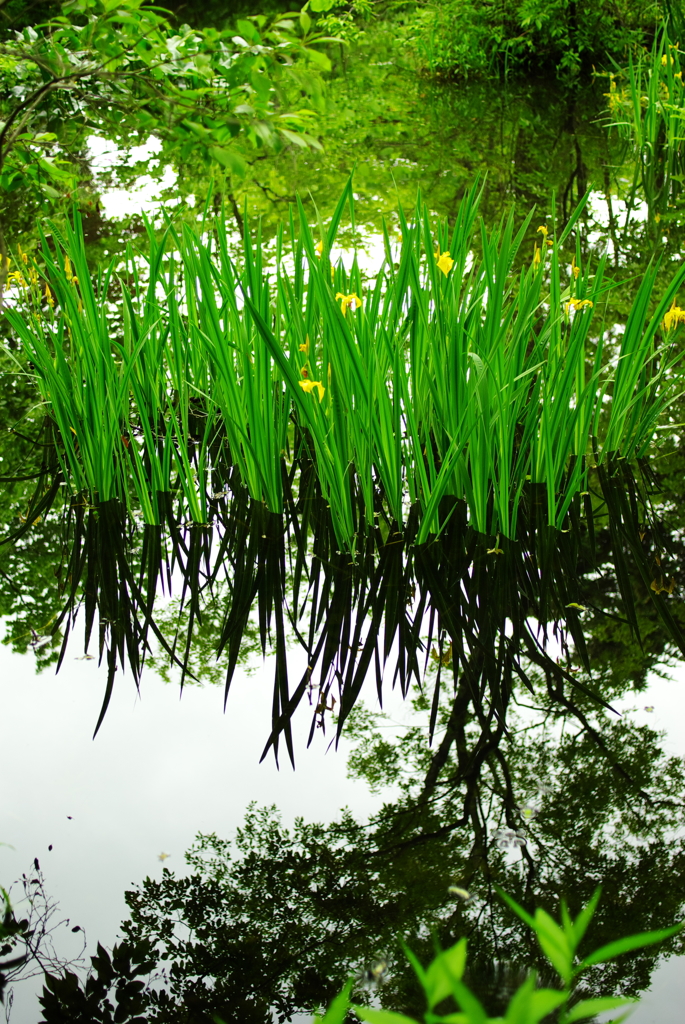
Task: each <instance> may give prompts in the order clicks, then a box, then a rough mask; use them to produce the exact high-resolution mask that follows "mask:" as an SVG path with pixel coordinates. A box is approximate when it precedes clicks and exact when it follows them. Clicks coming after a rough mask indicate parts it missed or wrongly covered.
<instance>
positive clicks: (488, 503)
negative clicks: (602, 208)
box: [7, 186, 685, 552]
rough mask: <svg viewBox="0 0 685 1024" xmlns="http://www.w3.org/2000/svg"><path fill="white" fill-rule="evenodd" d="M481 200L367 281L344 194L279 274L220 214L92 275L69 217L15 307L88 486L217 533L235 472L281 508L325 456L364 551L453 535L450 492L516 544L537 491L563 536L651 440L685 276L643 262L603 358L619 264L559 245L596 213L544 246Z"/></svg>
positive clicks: (80, 478) (88, 491)
mask: <svg viewBox="0 0 685 1024" xmlns="http://www.w3.org/2000/svg"><path fill="white" fill-rule="evenodd" d="M479 198H480V191H479V188H478V187H477V186H475V187H474V188H472V189H471V191H470V192H469V194H468V195H467V196H466V197H465V198H464V200H463V202H462V205H461V208H460V211H459V215H458V217H457V221H456V224H455V225H454V226H453V227H452V228H451V229H449V228H448V226H447V224H445V223H441V224H439V225H438V226H437V228H434V227H433V226H432V224H431V219H430V217H429V214H428V211H427V210H426V208H425V207H424V206H423V205H422V204H421V203H420V202H419V203H418V204H417V207H416V210H415V212H414V216H413V218H412V220H411V221H410V222H408V221H407V220H406V219H405V218H404V217H403V216H402V218H401V231H402V242H401V246H400V247H399V251H396V250H397V247H396V245H395V244H394V243H393V242H392V241H391V239H390V237H389V236H388V235H387V234H386V261H385V264H384V265H383V267H381V268H379V272H378V274H377V275H376V277H375V281H373V282H369V283H367V282H366V281H365V280H364V279H363V277H362V274H361V272H360V269H359V266H358V264H357V262H356V259H355V260H353V261H352V264H351V266H349V267H346V266H345V264H344V261H343V260H342V259H338V260H335V259H334V252H335V250H334V245H335V236H336V231H337V228H338V225H339V223H340V219H341V217H342V215H343V212H344V209H345V206H346V205H347V204H348V203H349V204H351V202H352V198H351V192H350V187H349V186H348V188H347V189H346V190H345V192H344V194H343V196H342V197H341V200H340V202H339V204H338V207H337V209H336V212H335V215H334V217H333V219H332V222H331V224H330V226H329V228H328V229H327V231H325V232H324V233H323V235H322V237H321V238H317V236H316V234H315V233H313V232H312V230H311V228H310V226H309V225H308V223H307V221H306V218H305V215H304V210H303V209H302V207H300V208H299V211H298V212H299V222H298V223H297V227H296V226H295V223H294V222H293V220H292V219H291V247H290V256H291V262H292V263H293V264H294V268H293V269H291V270H290V272H289V271H288V270H287V269H286V259H285V255H286V254H285V245H284V243H283V240H282V238H281V240H280V241H279V246H278V258H277V260H276V265H275V269H272V270H270V271H267V270H265V268H264V266H263V263H262V260H263V250H262V245H261V242H260V240H259V237H257V239H256V241H254V242H253V241H252V240H251V239H250V238H249V236H247V237H246V240H245V244H244V251H243V256H242V260H241V261H240V262H239V263H238V262H236V261H235V260H234V259H233V258H232V257H231V255H230V253H229V245H228V232H227V229H226V225H225V223H224V222H223V221H218V222H217V223H216V224H215V225H213V231H212V233H211V234H210V235H205V236H201V235H199V234H198V233H194V232H192V231H191V230H190V229H188V228H187V227H185V228H184V229H183V230H182V231H181V232H178V231H177V230H176V228H175V226H174V225H173V224H171V223H170V224H169V225H168V226H167V229H166V231H165V232H164V233H163V236H162V238H161V240H160V239H158V238H157V237H156V236H155V233H154V231H153V230H152V229H151V228H149V229H148V244H147V250H146V251H144V252H143V253H142V256H143V257H144V263H143V268H144V274H143V273H142V271H141V263H140V259H138V258H134V255H133V253H132V252H129V254H128V259H127V267H126V272H125V273H124V272H123V270H124V268H122V267H121V266H118V265H117V263H116V261H113V262H112V263H111V264H110V265H109V266H108V267H106V268H104V269H103V270H101V271H100V272H99V273H98V274H97V275H96V277H95V279H94V278H93V277H92V276H91V274H90V273H89V270H88V265H87V261H86V253H85V246H84V242H83V235H82V231H81V228H80V224H79V221H78V218H76V219H75V222H74V226H73V227H69V228H68V229H67V231H66V234H65V235H64V236H62V235H59V234H58V233H57V231H56V229H54V228H53V245H52V246H50V245H48V244H47V243H46V244H45V245H44V249H43V260H44V262H43V265H42V267H41V268H40V272H41V275H42V278H43V282H44V284H43V285H42V286H41V287H42V288H43V292H42V294H43V295H45V294H48V292H47V289H49V290H50V292H49V294H51V295H52V294H54V304H53V305H48V306H46V305H45V304H44V303H43V305H42V307H41V306H40V305H39V304H36V303H35V302H34V306H33V309H29V308H25V307H24V308H22V307H21V306H20V305H16V306H14V307H13V308H10V309H8V311H7V316H8V318H9V320H10V323H11V325H12V327H13V328H14V330H15V332H16V334H17V335H18V336H19V337H20V339H21V341H22V344H23V347H24V351H25V353H26V355H27V357H28V358H29V359H30V360H31V361H32V363H33V364H34V367H35V379H36V385H37V387H38V389H39V391H40V393H41V395H42V397H43V399H44V401H45V403H46V406H47V408H48V410H49V412H50V415H51V416H52V417H53V418H54V421H55V423H56V425H57V428H58V432H59V438H60V444H59V457H60V461H61V465H62V470H63V472H64V475H65V477H66V479H67V480H68V482H69V485H70V487H71V489H72V491H73V492H74V493H77V494H81V495H84V496H86V498H87V500H88V501H89V502H90V503H91V504H93V505H95V504H97V503H100V502H107V501H109V500H112V499H117V500H119V501H121V502H123V503H124V505H125V506H126V507H127V508H129V509H133V508H136V509H139V510H140V511H141V512H142V515H143V518H144V520H145V522H146V523H149V524H159V523H160V522H161V521H162V519H163V515H162V511H161V509H160V495H168V494H172V495H173V496H174V501H175V502H176V508H177V514H178V515H180V516H181V518H183V517H187V518H188V519H190V520H191V521H192V522H193V523H196V524H207V523H208V522H209V520H210V511H209V505H208V502H209V501H210V499H211V495H212V494H213V493H217V492H220V491H221V489H222V481H223V480H224V479H225V478H226V476H227V474H228V473H230V472H237V473H238V474H239V477H240V480H241V481H242V484H243V485H244V486H245V487H246V488H247V490H248V492H249V494H250V496H251V497H252V498H253V499H254V500H255V501H259V502H263V503H264V504H265V505H266V507H267V508H268V509H269V510H270V511H272V512H281V511H282V510H283V487H282V481H283V474H284V473H285V474H291V475H292V474H293V473H295V472H296V471H297V469H298V468H301V467H302V466H303V465H304V464H305V463H306V464H309V463H310V462H313V463H314V465H315V468H316V474H317V477H318V480H319V482H320V486H321V488H322V491H323V494H324V496H325V499H326V501H327V503H328V504H329V505H330V508H331V513H332V516H333V520H334V523H335V530H336V535H337V539H338V542H339V544H340V546H341V547H342V548H345V549H346V550H348V551H350V552H354V551H355V550H356V547H357V543H358V536H359V533H360V531H363V530H364V529H368V528H371V527H372V526H373V524H374V521H375V519H376V518H377V517H378V515H379V513H380V512H381V511H382V512H383V514H384V515H386V516H387V517H388V519H389V520H391V521H392V522H393V523H395V524H397V527H398V529H399V530H402V529H403V526H404V524H405V522H406V518H407V515H408V513H409V510H410V509H412V508H414V509H416V510H417V512H418V516H419V520H420V525H419V529H418V534H417V541H418V543H423V542H425V541H426V540H428V539H429V538H430V537H432V536H436V535H439V534H440V532H441V530H442V529H443V528H444V525H445V518H444V515H443V514H442V513H441V511H440V509H441V507H442V506H443V505H444V502H445V499H449V500H450V501H454V500H457V501H463V502H465V503H466V506H467V510H468V514H467V521H468V524H469V526H471V527H472V528H473V529H474V530H476V531H477V532H479V533H482V534H485V535H488V536H496V535H500V536H502V537H506V538H509V539H515V538H516V536H517V523H518V518H519V513H520V507H521V500H522V494H523V491H524V488H525V487H526V485H527V484H528V483H530V484H532V485H541V486H542V487H543V488H544V490H545V494H546V507H547V522H548V524H549V525H551V526H553V527H555V528H557V529H563V528H565V526H566V521H567V515H568V510H569V507H570V504H571V502H572V501H573V498H574V496H576V495H577V494H578V493H580V492H581V491H583V490H586V489H587V473H588V468H589V467H590V466H591V465H593V464H595V463H597V464H599V465H601V464H603V463H604V462H606V460H607V459H608V458H609V457H611V458H614V459H616V458H622V459H628V460H630V459H634V458H637V457H640V456H641V455H643V454H644V453H645V451H646V450H647V449H648V447H649V445H650V443H651V442H652V439H653V437H654V431H655V428H656V426H657V423H658V420H659V417H660V415H661V414H662V412H663V410H664V408H665V406H666V404H667V402H668V398H669V388H668V387H667V386H664V385H665V380H666V378H667V377H668V373H669V368H670V365H671V363H672V360H673V357H672V356H671V355H670V354H669V353H670V349H669V347H668V337H665V338H660V336H659V328H660V324H661V323H662V321H663V318H664V315H665V314H666V312H667V310H668V308H669V306H670V305H671V303H672V301H673V300H674V298H675V295H676V293H677V290H678V288H679V287H680V285H681V284H682V281H683V279H685V269H682V268H681V269H680V270H678V271H677V272H676V273H675V274H674V276H673V279H672V281H671V283H670V284H669V285H668V287H667V288H666V290H665V292H664V293H663V294H662V295H661V296H659V297H658V299H657V300H656V303H655V296H654V295H653V290H654V282H655V277H656V270H655V267H654V266H651V267H650V268H649V269H648V270H647V272H646V274H645V276H644V279H643V281H642V283H641V285H640V288H639V290H638V293H637V295H636V298H635V302H634V305H633V309H632V312H631V314H630V316H629V317H628V320H627V323H626V324H625V329H624V330H623V333H622V336H621V342H620V347H619V351H618V352H617V353H605V341H604V339H605V325H603V324H602V323H601V321H600V317H601V311H602V309H603V305H604V303H603V300H604V298H605V296H606V293H607V290H608V288H609V287H610V285H609V284H608V283H607V282H606V280H605V264H604V260H603V259H600V260H599V262H598V263H597V265H596V266H595V265H591V264H590V263H589V262H588V264H587V265H586V266H585V267H583V269H582V271H579V269H578V268H579V266H580V249H578V250H577V260H576V261H574V264H573V268H572V267H571V266H570V264H571V255H572V253H571V252H570V251H567V250H566V249H565V246H566V245H567V244H568V241H569V239H570V237H571V234H572V230H573V227H574V225H575V222H576V220H577V217H578V215H579V214H580V207H579V209H578V210H577V211H576V214H575V216H574V217H573V218H572V220H571V222H570V223H569V224H568V225H567V226H566V228H565V229H564V230H563V231H562V232H561V233H560V234H559V236H558V237H555V235H554V232H553V230H551V231H549V232H548V229H547V227H546V226H541V227H540V228H539V229H538V234H537V238H538V240H539V244H538V245H536V246H535V248H534V251H533V252H530V251H529V250H530V242H529V238H530V230H531V225H532V214H531V215H529V216H528V217H527V218H526V219H525V220H524V222H523V223H522V224H521V225H520V226H519V227H518V228H517V227H516V226H515V219H514V215H513V213H512V214H510V215H509V216H507V217H504V218H503V219H502V220H501V222H500V223H499V224H498V225H497V226H496V227H494V228H493V229H491V230H488V229H487V228H486V226H485V225H484V224H483V223H482V222H480V221H479V219H478V203H479ZM116 278H118V281H119V285H120V289H121V296H122V298H121V313H122V330H121V334H120V337H114V336H113V334H112V330H111V326H110V321H111V313H110V311H109V307H108V303H109V302H110V292H111V287H112V284H113V282H114V281H115V279H116ZM38 292H39V288H38V287H34V289H33V295H34V298H35V299H38V297H39V295H38ZM26 294H29V291H28V286H27V292H26ZM653 307H655V308H653ZM652 310H653V311H652ZM598 321H600V322H598ZM610 326H612V327H613V324H612V325H610ZM608 354H612V355H615V357H616V358H615V359H612V360H608V359H607V355H608Z"/></svg>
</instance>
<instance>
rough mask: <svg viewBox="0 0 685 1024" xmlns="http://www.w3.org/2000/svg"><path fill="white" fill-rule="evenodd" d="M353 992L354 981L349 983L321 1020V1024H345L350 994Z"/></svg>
mask: <svg viewBox="0 0 685 1024" xmlns="http://www.w3.org/2000/svg"><path fill="white" fill-rule="evenodd" d="M351 991H352V979H350V981H348V982H347V984H346V985H345V988H344V989H343V990H342V992H340V993H338V995H337V996H336V997H335V999H334V1000H333V1002H332V1003H331V1005H330V1006H329V1007H328V1009H327V1010H326V1013H325V1015H324V1016H323V1017H322V1018H321V1024H343V1021H344V1020H345V1017H346V1015H347V1010H348V1007H349V1005H350V992H351Z"/></svg>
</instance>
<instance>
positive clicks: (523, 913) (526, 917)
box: [495, 885, 536, 931]
mask: <svg viewBox="0 0 685 1024" xmlns="http://www.w3.org/2000/svg"><path fill="white" fill-rule="evenodd" d="M495 889H496V890H497V893H498V895H499V896H501V898H502V899H503V900H504V902H505V903H506V904H507V906H509V907H511V909H512V910H513V911H514V913H515V914H516V915H517V916H518V917H520V918H521V920H522V921H525V922H526V924H527V925H528V927H529V928H532V929H533V931H536V927H535V919H534V918H533V917H532V916H531V915H530V914H529V913H528V911H527V910H524V909H523V907H520V906H519V905H518V903H517V902H516V900H514V899H512V897H511V896H509V895H508V894H507V893H506V892H504V890H503V889H500V887H499V886H498V885H496V886H495Z"/></svg>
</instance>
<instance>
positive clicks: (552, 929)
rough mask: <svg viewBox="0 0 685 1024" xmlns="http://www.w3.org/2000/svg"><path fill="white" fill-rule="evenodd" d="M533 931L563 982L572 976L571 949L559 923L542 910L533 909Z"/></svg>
mask: <svg viewBox="0 0 685 1024" xmlns="http://www.w3.org/2000/svg"><path fill="white" fill-rule="evenodd" d="M533 927H534V928H535V932H536V934H537V937H538V942H539V943H540V946H541V947H542V950H543V952H544V954H545V956H546V957H547V959H548V960H549V961H550V963H551V964H552V965H553V967H554V968H555V969H556V970H557V971H558V973H559V975H560V977H561V978H563V980H564V981H565V982H569V981H570V980H571V978H572V977H573V950H572V949H571V947H570V945H569V942H568V939H567V937H566V935H564V932H563V931H562V930H561V928H560V927H559V925H558V924H557V923H556V921H554V920H553V919H552V918H551V917H550V916H549V914H548V913H546V912H545V911H544V910H540V909H538V910H536V911H535V923H534V926H533Z"/></svg>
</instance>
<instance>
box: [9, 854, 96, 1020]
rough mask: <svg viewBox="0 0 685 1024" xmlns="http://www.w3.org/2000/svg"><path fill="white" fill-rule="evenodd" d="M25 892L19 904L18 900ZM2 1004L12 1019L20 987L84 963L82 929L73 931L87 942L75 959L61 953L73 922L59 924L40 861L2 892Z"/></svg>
mask: <svg viewBox="0 0 685 1024" xmlns="http://www.w3.org/2000/svg"><path fill="white" fill-rule="evenodd" d="M17 889H21V894H20V895H19V899H18V901H17V900H16V899H14V900H13V897H15V894H16V891H17ZM0 908H1V909H2V912H3V916H2V919H0V1002H5V996H6V1016H7V1019H9V1015H10V1011H11V1009H12V1001H13V991H12V988H11V987H9V986H12V985H16V984H18V983H19V982H21V981H26V980H27V979H29V978H35V977H37V976H39V975H41V974H54V973H56V972H57V971H66V970H69V969H70V968H74V967H78V966H80V965H81V964H82V963H83V956H82V954H83V951H84V949H85V946H86V941H85V934H84V932H83V930H82V929H81V928H80V927H79V925H75V926H74V927H72V928H71V931H72V932H73V933H81V937H82V939H83V942H82V944H81V948H80V950H79V951H78V952H77V953H76V955H75V956H72V957H70V958H66V957H65V956H64V955H62V954H61V953H58V952H57V949H56V945H57V946H61V945H62V941H61V939H62V933H63V932H64V930H65V928H66V927H67V926H68V925H69V923H70V922H69V919H68V918H67V919H66V920H64V919H63V920H56V918H58V917H59V908H58V905H57V903H56V902H55V900H53V899H52V897H51V896H49V894H48V893H47V891H46V889H45V879H44V877H43V873H42V871H41V868H40V864H39V862H38V860H37V859H36V860H34V862H33V866H32V868H31V871H30V873H29V874H28V875H22V877H21V880H20V881H19V882H17V883H16V885H15V886H13V888H12V889H11V890H10V892H9V893H6V892H5V891H4V890H3V889H0Z"/></svg>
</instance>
